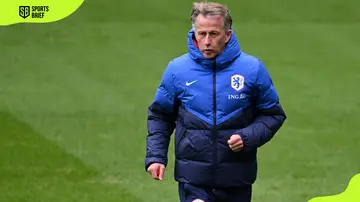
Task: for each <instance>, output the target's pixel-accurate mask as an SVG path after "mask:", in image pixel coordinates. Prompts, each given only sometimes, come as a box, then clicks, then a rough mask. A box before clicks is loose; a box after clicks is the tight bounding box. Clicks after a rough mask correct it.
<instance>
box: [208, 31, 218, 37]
mask: <svg viewBox="0 0 360 202" xmlns="http://www.w3.org/2000/svg"><path fill="white" fill-rule="evenodd" d="M210 35H211V36H217V35H219V33H218V32H210Z"/></svg>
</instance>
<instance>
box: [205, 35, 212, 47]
mask: <svg viewBox="0 0 360 202" xmlns="http://www.w3.org/2000/svg"><path fill="white" fill-rule="evenodd" d="M210 44H211V38H210V36H209V35H207V36H206V38H205V45H206V46H210Z"/></svg>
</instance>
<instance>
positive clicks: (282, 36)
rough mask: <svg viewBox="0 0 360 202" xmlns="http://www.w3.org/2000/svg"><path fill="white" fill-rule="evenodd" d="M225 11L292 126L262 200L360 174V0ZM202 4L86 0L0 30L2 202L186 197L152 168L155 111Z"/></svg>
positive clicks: (278, 142)
mask: <svg viewBox="0 0 360 202" xmlns="http://www.w3.org/2000/svg"><path fill="white" fill-rule="evenodd" d="M219 2H222V3H226V4H227V5H228V7H229V8H230V10H231V12H232V15H233V18H234V23H235V24H234V29H235V32H236V34H237V37H238V38H239V40H240V43H241V44H240V45H241V47H242V49H243V50H244V51H245V52H247V53H250V54H253V55H256V56H258V57H259V58H261V59H262V60H263V61H264V63H265V64H266V66H267V68H268V70H269V72H270V73H271V75H272V77H273V80H274V82H275V85H276V88H277V90H278V93H279V95H280V98H281V101H282V104H283V106H284V109H285V111H286V113H287V115H288V120H287V122H286V124H285V125H284V127H283V128H282V129H281V131H280V132H279V133H278V134H277V136H276V137H275V138H274V139H273V140H272V141H271V142H270V143H269V144H267V145H265V146H264V147H262V148H261V149H260V150H259V174H258V180H257V182H256V183H255V185H254V193H253V196H254V197H253V198H254V202H289V201H291V202H305V201H307V200H309V199H310V198H313V197H315V196H321V195H332V194H337V193H340V192H342V191H344V190H345V188H346V186H347V183H348V182H349V180H350V178H351V177H352V176H353V175H355V174H356V173H360V158H359V154H360V152H359V147H360V136H359V113H360V91H359V86H360V74H359V69H360V65H359V64H360V57H359V52H360V37H359V36H360V2H359V1H356V0H348V1H346V2H345V1H344V2H340V1H338V0H337V1H335V0H318V1H310V0H303V1H295V0H287V1H285V0H272V1H267V0H258V1H254V2H253V1H236V0H228V1H219ZM191 6H192V1H189V0H181V1H167V0H153V1H140V0H134V1H117V0H97V1H96V0H86V1H85V2H84V4H83V5H82V6H81V8H80V10H78V11H77V12H76V13H74V14H73V15H71V16H70V17H68V18H66V19H64V20H62V21H58V22H56V23H51V24H17V25H12V26H8V27H0V53H1V54H0V201H1V202H23V201H24V202H25V201H26V202H50V201H51V202H100V201H106V202H115V201H116V202H145V201H146V202H169V201H178V195H177V185H176V183H175V182H174V180H173V176H172V175H173V171H172V169H173V146H172V145H171V147H170V151H169V158H170V160H169V161H170V164H169V166H168V169H167V171H166V174H165V179H164V181H163V182H158V181H153V180H152V179H151V178H150V176H148V175H147V173H146V172H145V171H144V167H143V162H144V155H145V137H146V135H147V129H146V115H147V107H148V105H149V104H150V103H151V101H152V99H153V95H154V93H155V89H156V87H157V85H158V83H159V79H160V78H161V74H162V71H163V70H164V68H165V66H166V64H167V63H168V61H169V60H171V59H172V58H174V57H176V56H178V55H180V54H183V53H185V52H186V51H187V44H186V35H187V32H188V30H189V29H190V23H189V14H190V9H191Z"/></svg>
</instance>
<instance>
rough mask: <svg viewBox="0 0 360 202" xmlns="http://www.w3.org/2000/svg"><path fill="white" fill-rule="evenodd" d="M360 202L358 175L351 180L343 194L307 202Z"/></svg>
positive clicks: (359, 178)
mask: <svg viewBox="0 0 360 202" xmlns="http://www.w3.org/2000/svg"><path fill="white" fill-rule="evenodd" d="M359 201H360V174H357V175H355V176H354V177H353V178H351V180H350V182H349V185H348V187H347V188H346V189H345V191H344V192H342V193H340V194H337V195H333V196H324V197H316V198H313V199H311V200H310V201H309V202H359Z"/></svg>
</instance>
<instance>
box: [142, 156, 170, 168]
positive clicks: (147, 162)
mask: <svg viewBox="0 0 360 202" xmlns="http://www.w3.org/2000/svg"><path fill="white" fill-rule="evenodd" d="M153 163H161V164H163V165H164V166H165V167H166V165H167V159H163V158H158V157H149V158H146V159H145V171H147V169H148V167H149V166H150V165H151V164H153Z"/></svg>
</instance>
